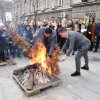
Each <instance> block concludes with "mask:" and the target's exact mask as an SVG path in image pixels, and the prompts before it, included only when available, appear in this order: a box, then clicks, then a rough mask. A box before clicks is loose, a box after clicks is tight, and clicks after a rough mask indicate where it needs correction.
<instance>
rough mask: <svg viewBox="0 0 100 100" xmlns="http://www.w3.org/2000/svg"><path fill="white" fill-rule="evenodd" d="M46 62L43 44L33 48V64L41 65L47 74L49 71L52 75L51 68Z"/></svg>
mask: <svg viewBox="0 0 100 100" xmlns="http://www.w3.org/2000/svg"><path fill="white" fill-rule="evenodd" d="M46 62H47V58H46V48H45V46H44V44H43V43H37V46H36V47H33V48H32V59H31V64H35V63H39V64H41V67H42V69H43V72H44V73H45V72H46V71H48V73H49V74H50V75H51V68H49V66H48V65H47V63H46Z"/></svg>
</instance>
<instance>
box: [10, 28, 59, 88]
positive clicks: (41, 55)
mask: <svg viewBox="0 0 100 100" xmlns="http://www.w3.org/2000/svg"><path fill="white" fill-rule="evenodd" d="M10 31H11V32H10V33H11V34H12V41H13V44H16V43H18V44H19V48H21V49H25V51H26V52H25V55H26V56H27V57H28V58H29V59H30V62H31V64H30V65H28V66H26V67H24V68H22V69H17V70H14V72H13V74H14V75H17V78H18V80H19V81H20V83H21V84H22V85H23V86H24V87H25V88H26V89H27V90H32V89H33V87H34V85H38V84H47V83H49V82H52V81H54V80H55V78H56V75H58V74H59V71H60V70H59V65H58V61H59V56H60V48H59V47H58V46H55V50H54V51H53V53H52V56H51V57H50V58H49V59H48V58H47V51H46V48H45V46H44V44H43V43H36V44H35V45H33V46H32V45H30V44H29V43H27V42H26V41H25V40H24V38H23V37H21V36H19V35H18V34H16V31H15V30H14V29H13V28H10Z"/></svg>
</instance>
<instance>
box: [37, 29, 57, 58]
mask: <svg viewBox="0 0 100 100" xmlns="http://www.w3.org/2000/svg"><path fill="white" fill-rule="evenodd" d="M35 38H37V41H36V42H42V43H44V45H45V47H46V49H47V54H48V56H51V55H52V52H53V51H54V48H55V45H56V43H57V34H56V31H54V30H52V29H51V28H41V29H40V30H39V32H38V34H37V36H36V37H35Z"/></svg>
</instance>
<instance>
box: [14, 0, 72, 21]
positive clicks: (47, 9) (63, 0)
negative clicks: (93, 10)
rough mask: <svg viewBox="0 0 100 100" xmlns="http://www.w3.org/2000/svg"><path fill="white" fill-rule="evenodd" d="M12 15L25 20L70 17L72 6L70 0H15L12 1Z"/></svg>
mask: <svg viewBox="0 0 100 100" xmlns="http://www.w3.org/2000/svg"><path fill="white" fill-rule="evenodd" d="M12 12H13V16H14V17H15V18H17V19H18V18H22V19H23V18H25V20H28V19H32V18H34V13H36V15H37V20H43V19H44V18H51V17H57V18H58V19H60V18H62V17H67V18H71V13H72V7H71V6H70V0H20V1H19V0H16V1H15V2H14V3H13V11H12Z"/></svg>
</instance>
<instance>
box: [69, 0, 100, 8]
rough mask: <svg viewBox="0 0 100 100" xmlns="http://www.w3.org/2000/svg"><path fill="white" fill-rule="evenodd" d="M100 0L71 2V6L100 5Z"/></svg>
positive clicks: (73, 0)
mask: <svg viewBox="0 0 100 100" xmlns="http://www.w3.org/2000/svg"><path fill="white" fill-rule="evenodd" d="M99 3H100V0H71V6H72V7H74V6H85V5H94V4H99Z"/></svg>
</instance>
